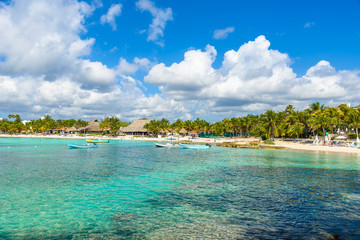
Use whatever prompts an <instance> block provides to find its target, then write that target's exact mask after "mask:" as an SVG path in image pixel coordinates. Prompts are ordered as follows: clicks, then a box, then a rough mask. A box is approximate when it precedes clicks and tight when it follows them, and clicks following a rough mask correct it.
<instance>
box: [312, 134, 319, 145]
mask: <svg viewBox="0 0 360 240" xmlns="http://www.w3.org/2000/svg"><path fill="white" fill-rule="evenodd" d="M318 143H319V138H318V136H317V135H316V136H315V140H314V142H313V144H318Z"/></svg>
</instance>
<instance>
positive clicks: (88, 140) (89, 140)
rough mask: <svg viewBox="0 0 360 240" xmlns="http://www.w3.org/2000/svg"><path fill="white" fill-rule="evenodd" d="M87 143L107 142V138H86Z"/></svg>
mask: <svg viewBox="0 0 360 240" xmlns="http://www.w3.org/2000/svg"><path fill="white" fill-rule="evenodd" d="M86 142H87V143H108V142H109V140H96V139H86Z"/></svg>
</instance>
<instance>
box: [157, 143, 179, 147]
mask: <svg viewBox="0 0 360 240" xmlns="http://www.w3.org/2000/svg"><path fill="white" fill-rule="evenodd" d="M155 146H157V147H165V148H172V147H179V145H177V144H171V143H167V144H161V143H155Z"/></svg>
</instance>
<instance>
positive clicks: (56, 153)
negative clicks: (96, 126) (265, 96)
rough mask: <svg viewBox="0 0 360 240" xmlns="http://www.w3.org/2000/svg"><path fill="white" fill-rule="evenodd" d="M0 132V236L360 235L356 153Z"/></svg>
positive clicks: (359, 169)
mask: <svg viewBox="0 0 360 240" xmlns="http://www.w3.org/2000/svg"><path fill="white" fill-rule="evenodd" d="M66 143H78V144H81V143H84V140H63V139H27V138H0V239H329V238H330V236H331V235H333V236H335V235H336V236H338V237H340V238H342V239H360V158H359V157H357V156H354V155H337V154H320V153H307V152H294V151H274V150H255V149H230V148H220V147H212V148H211V149H204V150H184V149H166V148H156V147H154V143H151V142H135V141H133V142H130V141H111V142H110V143H108V144H102V145H99V147H98V148H95V149H68V148H67V146H66Z"/></svg>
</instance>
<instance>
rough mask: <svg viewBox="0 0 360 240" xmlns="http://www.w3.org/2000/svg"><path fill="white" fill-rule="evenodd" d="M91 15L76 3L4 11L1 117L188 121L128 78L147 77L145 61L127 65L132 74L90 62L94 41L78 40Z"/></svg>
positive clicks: (56, 0) (178, 106)
mask: <svg viewBox="0 0 360 240" xmlns="http://www.w3.org/2000/svg"><path fill="white" fill-rule="evenodd" d="M96 5H97V6H101V2H100V1H97V3H96ZM93 10H94V7H93V6H90V5H88V4H86V3H84V2H77V1H73V0H72V1H62V0H53V1H47V0H26V1H25V0H17V1H14V2H11V4H9V5H7V4H1V6H0V31H1V32H2V33H3V34H2V35H1V38H0V56H1V61H0V89H1V90H0V91H1V93H0V106H1V107H0V112H3V113H4V112H5V113H6V112H9V113H13V112H14V111H15V112H19V113H22V114H25V115H26V116H27V117H29V118H35V117H39V116H43V115H46V114H50V115H52V116H53V117H74V118H102V117H103V116H104V115H110V114H112V115H118V116H121V117H123V118H124V120H131V119H134V118H138V117H150V118H152V117H156V116H157V115H162V114H164V113H166V114H168V116H175V115H176V114H185V113H184V112H183V111H184V108H182V106H183V105H182V103H178V102H175V101H174V100H171V99H169V100H168V99H164V98H163V97H161V96H159V95H150V96H146V95H145V94H144V92H143V91H142V90H141V89H140V88H139V86H140V87H141V88H143V86H142V84H141V83H140V82H139V81H136V80H134V79H132V78H131V77H129V76H126V74H130V73H133V72H136V71H138V70H144V71H146V70H148V69H149V68H150V67H151V66H152V63H151V62H150V61H149V60H148V59H146V58H138V57H135V58H134V59H133V62H132V63H129V64H128V65H130V66H135V67H133V70H131V69H130V70H129V68H126V67H123V68H121V67H120V68H115V69H111V68H109V67H107V66H106V65H105V64H103V63H102V62H100V61H91V60H88V59H86V58H85V57H86V56H87V55H89V54H90V53H91V50H92V47H93V44H94V42H95V39H92V38H90V39H81V38H80V35H82V34H83V33H84V32H86V29H85V27H84V25H85V20H86V17H87V16H90V14H92V11H93ZM115 12H116V11H115ZM109 19H111V18H109ZM124 61H125V62H126V60H125V59H123V60H120V64H119V65H120V66H121V62H124ZM119 69H121V71H123V72H122V74H119ZM119 75H121V76H119Z"/></svg>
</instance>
